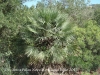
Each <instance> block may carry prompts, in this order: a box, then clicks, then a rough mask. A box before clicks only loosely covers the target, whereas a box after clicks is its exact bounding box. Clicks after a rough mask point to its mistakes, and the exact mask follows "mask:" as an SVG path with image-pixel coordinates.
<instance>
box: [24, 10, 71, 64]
mask: <svg viewBox="0 0 100 75" xmlns="http://www.w3.org/2000/svg"><path fill="white" fill-rule="evenodd" d="M30 13H32V12H30ZM28 20H29V22H30V24H28V25H27V30H28V34H27V35H29V37H26V42H28V43H29V45H28V47H27V49H26V54H27V56H29V57H30V58H31V59H30V60H31V61H30V62H31V63H36V62H37V61H39V62H44V63H45V64H50V63H62V62H63V61H65V58H66V57H67V43H68V42H67V40H68V38H67V37H68V36H69V35H70V33H71V28H72V25H69V24H68V23H69V21H68V19H67V14H65V13H62V12H61V11H59V10H57V9H56V8H52V9H50V8H43V9H39V8H37V10H35V13H34V14H31V15H30V16H28ZM24 38H25V37H24Z"/></svg>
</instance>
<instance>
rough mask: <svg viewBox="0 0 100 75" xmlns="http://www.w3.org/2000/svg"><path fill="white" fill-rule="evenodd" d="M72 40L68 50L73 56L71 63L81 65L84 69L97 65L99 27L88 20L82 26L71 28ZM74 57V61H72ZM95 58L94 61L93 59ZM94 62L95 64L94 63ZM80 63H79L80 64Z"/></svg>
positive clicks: (99, 41)
mask: <svg viewBox="0 0 100 75" xmlns="http://www.w3.org/2000/svg"><path fill="white" fill-rule="evenodd" d="M73 33H74V35H73V37H74V38H73V41H72V42H71V43H70V46H69V47H70V48H69V49H70V50H72V52H73V53H72V54H73V57H72V56H71V58H72V62H75V63H74V64H72V65H75V66H78V65H79V66H78V67H82V68H85V69H88V68H92V67H95V66H99V64H97V63H98V62H100V60H99V59H97V60H96V58H99V54H100V52H99V43H100V40H99V38H100V37H99V36H98V35H100V28H99V27H98V26H97V25H96V24H95V23H94V22H93V21H91V20H90V21H88V22H87V23H86V24H85V26H84V27H83V28H81V27H77V26H76V27H75V28H73ZM73 59H74V61H73ZM76 59H77V60H76ZM94 60H95V61H94ZM94 63H96V65H94ZM80 64H81V65H80Z"/></svg>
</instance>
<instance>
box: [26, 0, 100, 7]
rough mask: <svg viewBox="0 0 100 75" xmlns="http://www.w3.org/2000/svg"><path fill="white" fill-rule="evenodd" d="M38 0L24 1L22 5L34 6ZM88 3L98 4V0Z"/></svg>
mask: <svg viewBox="0 0 100 75" xmlns="http://www.w3.org/2000/svg"><path fill="white" fill-rule="evenodd" d="M38 1H41V0H33V1H28V2H25V3H24V5H27V6H28V7H31V6H32V5H35V6H36V4H37V2H38ZM90 4H100V0H90Z"/></svg>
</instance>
